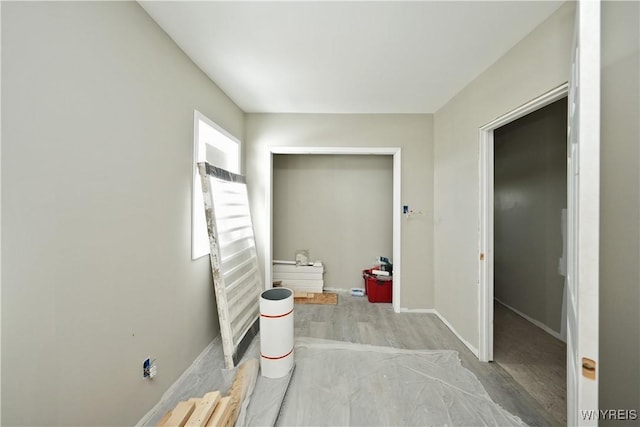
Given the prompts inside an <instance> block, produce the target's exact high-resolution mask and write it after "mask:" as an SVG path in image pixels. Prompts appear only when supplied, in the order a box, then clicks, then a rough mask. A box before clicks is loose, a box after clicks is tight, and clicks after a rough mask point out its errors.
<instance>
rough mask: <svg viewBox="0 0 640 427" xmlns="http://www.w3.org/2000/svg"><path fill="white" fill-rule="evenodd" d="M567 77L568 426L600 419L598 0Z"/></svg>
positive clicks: (585, 10) (583, 16) (582, 9)
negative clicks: (569, 74) (568, 77)
mask: <svg viewBox="0 0 640 427" xmlns="http://www.w3.org/2000/svg"><path fill="white" fill-rule="evenodd" d="M574 31H575V33H574V41H573V49H572V51H573V53H572V56H573V57H572V62H571V76H570V79H569V100H568V108H569V116H568V117H569V127H568V144H567V150H568V153H567V155H568V165H567V166H568V167H567V173H568V177H567V179H568V199H569V200H568V207H567V224H568V227H567V243H568V251H567V255H568V262H567V298H566V299H567V424H568V425H597V423H598V322H599V314H598V300H599V297H598V286H599V280H598V274H599V228H600V223H599V220H600V218H599V210H600V160H599V159H600V2H599V1H595V0H589V1H580V2H578V4H577V9H576V21H575V30H574Z"/></svg>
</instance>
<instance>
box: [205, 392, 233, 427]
mask: <svg viewBox="0 0 640 427" xmlns="http://www.w3.org/2000/svg"><path fill="white" fill-rule="evenodd" d="M230 415H231V396H225V397H223V398H221V399H220V402H218V404H217V405H216V408H215V410H214V411H213V414H212V415H211V417H209V421H208V422H207V427H223V426H226V425H227V422H228V421H229V416H230Z"/></svg>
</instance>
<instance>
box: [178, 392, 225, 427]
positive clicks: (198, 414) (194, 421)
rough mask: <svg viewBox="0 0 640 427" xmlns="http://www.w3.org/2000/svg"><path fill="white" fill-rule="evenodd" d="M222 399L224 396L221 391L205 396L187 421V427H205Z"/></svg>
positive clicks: (199, 400)
mask: <svg viewBox="0 0 640 427" xmlns="http://www.w3.org/2000/svg"><path fill="white" fill-rule="evenodd" d="M220 397H222V394H221V393H220V392H219V391H212V392H209V393H207V394H205V395H204V396H203V397H202V399H198V403H197V404H196V407H195V409H194V410H193V413H192V414H191V416H190V417H189V419H188V420H187V423H186V426H187V427H204V425H206V424H207V421H209V418H210V417H211V414H213V410H214V409H215V407H216V405H217V404H218V401H219V400H220Z"/></svg>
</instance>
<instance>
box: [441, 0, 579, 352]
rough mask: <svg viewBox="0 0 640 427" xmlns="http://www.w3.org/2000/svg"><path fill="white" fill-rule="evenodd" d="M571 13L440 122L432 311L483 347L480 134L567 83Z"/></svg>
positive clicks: (563, 12) (514, 52) (454, 103)
mask: <svg viewBox="0 0 640 427" xmlns="http://www.w3.org/2000/svg"><path fill="white" fill-rule="evenodd" d="M573 12H574V5H573V4H572V3H567V4H565V5H563V6H562V7H560V9H558V11H557V12H556V13H554V14H553V15H552V16H551V17H550V18H549V19H548V20H547V21H545V22H544V23H542V24H541V25H540V26H539V27H538V28H536V29H535V30H534V31H533V32H532V33H530V34H529V35H528V36H527V37H525V38H524V39H523V40H522V41H521V42H520V43H518V44H517V45H516V46H514V48H513V49H511V50H510V51H509V52H508V53H507V54H506V55H505V56H504V57H502V58H501V59H500V60H499V61H498V62H496V63H495V64H494V65H492V66H491V67H490V68H489V69H488V70H486V71H485V72H484V73H482V74H481V75H480V76H479V77H478V78H477V79H476V80H474V81H473V82H472V83H471V84H470V85H468V86H467V87H465V88H464V89H463V90H462V91H461V92H460V93H458V95H456V96H455V97H454V98H453V99H452V100H451V101H449V102H448V103H447V104H446V105H445V106H444V107H443V108H442V109H440V110H439V111H438V112H437V113H436V114H435V119H434V120H435V121H434V123H435V138H434V139H435V148H434V165H435V168H434V171H435V178H434V206H435V218H434V239H435V244H434V246H435V264H434V274H435V276H434V284H435V306H436V308H437V309H438V311H439V312H440V313H441V314H442V315H443V316H444V317H445V318H446V319H447V320H448V321H449V322H450V323H451V324H452V325H453V327H454V328H455V329H456V330H457V331H458V333H459V334H460V335H461V336H462V337H463V338H464V339H465V340H467V341H468V342H469V343H470V344H471V345H473V346H475V347H476V348H477V346H478V278H479V272H478V268H479V266H478V242H479V235H478V230H479V221H480V220H479V184H478V176H479V170H478V165H479V158H478V143H479V142H478V141H479V139H478V129H479V128H480V127H481V126H483V125H485V124H486V123H489V122H490V121H492V120H493V119H495V118H497V117H499V116H501V115H503V114H505V113H508V112H509V111H511V110H513V109H515V108H516V107H518V106H520V105H522V104H524V103H526V102H527V101H529V100H531V99H533V98H535V97H537V96H539V95H541V94H543V93H545V92H547V91H549V90H550V89H553V88H555V87H557V86H559V85H561V84H563V83H564V82H566V81H567V79H568V76H569V61H570V57H571V55H570V45H571V39H572V34H573Z"/></svg>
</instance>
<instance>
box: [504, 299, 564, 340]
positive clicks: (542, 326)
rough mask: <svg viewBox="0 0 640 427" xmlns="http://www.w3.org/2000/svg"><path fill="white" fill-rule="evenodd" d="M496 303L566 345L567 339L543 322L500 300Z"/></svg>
mask: <svg viewBox="0 0 640 427" xmlns="http://www.w3.org/2000/svg"><path fill="white" fill-rule="evenodd" d="M496 301H497V302H498V303H500V304H502V305H504V306H505V307H506V308H508V309H509V310H511V311H513V312H514V313H516V314H517V315H518V316H520V317H522V318H523V319H525V320H527V321H529V322H531V323H533V324H534V325H535V326H537V327H538V328H540V329H542V330H543V331H545V332H546V333H548V334H549V335H551V336H552V337H554V338H556V339H559V340H560V341H562V342H564V343H566V342H567V340H566V338H564V339H563V338H562V335H561V334H560V333H559V332H556V331H554V330H553V329H551V328H550V327H548V326H547V325H545V324H544V323H542V322H541V321H539V320H536V319H534V318H533V317H529V316H527V315H526V314H524V313H523V312H521V311H520V310H518V309H516V308H513V307H511V306H510V305H509V304H505V303H504V302H503V301H501V300H499V299H498V298H496Z"/></svg>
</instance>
